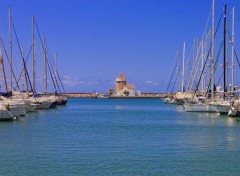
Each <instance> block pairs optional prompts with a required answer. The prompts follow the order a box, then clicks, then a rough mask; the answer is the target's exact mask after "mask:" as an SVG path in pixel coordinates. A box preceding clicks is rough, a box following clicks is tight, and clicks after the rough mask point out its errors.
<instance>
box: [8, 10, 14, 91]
mask: <svg viewBox="0 0 240 176" xmlns="http://www.w3.org/2000/svg"><path fill="white" fill-rule="evenodd" d="M8 17H9V47H10V64H11V65H12V16H11V8H10V6H8ZM10 72H11V73H10V90H11V91H12V90H13V73H12V72H13V70H12V67H11V68H10Z"/></svg>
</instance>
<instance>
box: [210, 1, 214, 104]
mask: <svg viewBox="0 0 240 176" xmlns="http://www.w3.org/2000/svg"><path fill="white" fill-rule="evenodd" d="M214 13H215V1H214V0H212V30H211V37H212V39H211V45H212V46H211V48H212V54H211V98H212V101H213V99H214V94H213V91H214V68H215V66H214V38H215V37H214V35H215V34H214V32H215V31H214V18H215V17H214V15H215V14H214Z"/></svg>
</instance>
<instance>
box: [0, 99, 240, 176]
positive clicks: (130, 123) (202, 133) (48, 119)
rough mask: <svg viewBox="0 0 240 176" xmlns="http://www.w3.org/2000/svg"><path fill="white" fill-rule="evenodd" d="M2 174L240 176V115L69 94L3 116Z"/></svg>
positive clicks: (153, 101) (0, 130)
mask: <svg viewBox="0 0 240 176" xmlns="http://www.w3.org/2000/svg"><path fill="white" fill-rule="evenodd" d="M0 140H1V142H0V156H1V157H0V175H14V176H15V175H18V176H26V175H31V176H33V175H43V176H53V175H87V176H88V175H92V176H101V175H102V176H115V175H116V176H129V175H131V176H138V175H140V176H141V175H144V176H145V175H146V176H153V175H156V176H159V175H160V176H161V175H166V176H170V175H171V176H172V175H183V176H186V175H189V176H190V175H191V176H192V175H198V176H201V175H204V176H206V175H218V176H220V175H224V176H225V175H239V174H240V122H239V121H237V120H236V119H232V118H228V117H226V116H218V115H215V114H199V113H195V114H194V113H193V114H192V113H185V112H183V109H182V107H181V106H173V105H166V104H163V103H162V102H161V100H157V99H149V100H136V99H135V100H134V99H132V100H110V99H69V102H68V105H67V106H66V107H61V108H57V109H54V110H47V111H40V112H38V113H36V114H35V115H33V114H32V115H28V116H27V117H26V118H21V119H20V120H19V121H15V122H3V123H0Z"/></svg>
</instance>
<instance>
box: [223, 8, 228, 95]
mask: <svg viewBox="0 0 240 176" xmlns="http://www.w3.org/2000/svg"><path fill="white" fill-rule="evenodd" d="M226 12H227V5H226V4H225V5H224V51H223V54H224V58H223V91H224V95H223V98H224V99H225V97H226V95H225V93H226V92H227V79H226V69H227V68H226V60H227V18H226Z"/></svg>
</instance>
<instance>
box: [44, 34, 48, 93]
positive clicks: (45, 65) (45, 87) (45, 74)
mask: <svg viewBox="0 0 240 176" xmlns="http://www.w3.org/2000/svg"><path fill="white" fill-rule="evenodd" d="M43 44H44V46H43V56H44V58H43V86H44V90H45V92H44V93H45V94H47V92H48V87H47V54H46V41H45V35H43Z"/></svg>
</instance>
